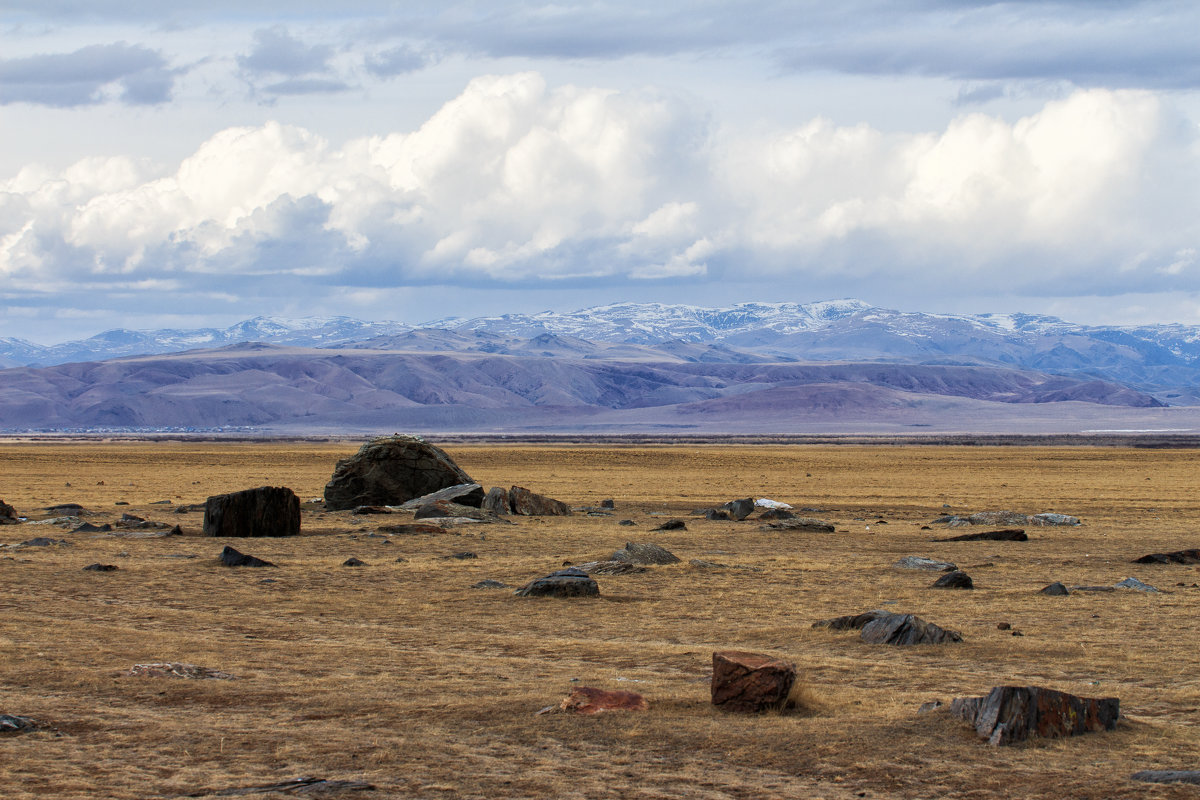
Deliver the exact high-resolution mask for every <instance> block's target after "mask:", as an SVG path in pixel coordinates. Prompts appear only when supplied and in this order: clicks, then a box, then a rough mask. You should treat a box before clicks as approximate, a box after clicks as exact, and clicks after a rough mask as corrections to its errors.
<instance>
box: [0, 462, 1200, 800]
mask: <svg viewBox="0 0 1200 800" xmlns="http://www.w3.org/2000/svg"><path fill="white" fill-rule="evenodd" d="M356 447H357V444H356V443H320V444H300V443H260V444H246V443H241V444H234V443H228V444H219V443H207V444H186V443H178V442H175V443H109V444H98V443H95V444H93V443H74V444H30V443H3V444H0V464H3V470H2V472H0V475H2V477H3V480H0V497H2V498H3V499H4V500H6V501H8V502H9V503H12V504H14V505H15V506H16V507H17V508H18V509H19V510H20V511H22V512H26V513H29V514H30V516H31V517H33V518H39V517H45V516H47V515H46V514H45V513H44V512H35V509H39V508H41V507H43V506H47V505H50V504H51V503H56V502H79V503H82V504H83V505H85V506H87V507H89V508H91V509H95V510H96V511H98V512H100V513H98V514H96V515H95V516H94V517H90V518H89V519H90V520H91V521H93V522H97V523H100V522H104V521H107V520H111V519H114V518H116V517H117V516H119V515H120V513H121V512H122V511H130V512H132V513H135V514H139V515H141V516H144V517H147V518H150V519H157V520H162V521H166V522H170V523H175V522H181V523H182V524H183V526H184V528H185V531H187V532H188V533H189V534H193V535H189V536H185V537H183V538H178V537H175V538H168V539H141V540H139V539H121V538H113V537H107V536H103V535H96V534H83V533H80V534H63V533H62V532H61V531H60V530H59V529H55V528H51V527H49V526H28V525H24V526H19V527H4V528H0V541H3V542H9V543H12V542H19V541H22V540H24V539H28V538H32V537H33V536H37V535H49V536H53V537H55V538H67V539H69V540H71V541H72V542H73V546H71V547H61V548H57V547H56V548H28V549H22V550H15V551H14V550H8V551H0V653H2V654H3V658H2V659H0V713H9V714H21V715H25V716H31V717H35V718H37V719H40V720H43V721H45V722H48V723H50V724H52V725H53V726H54V727H55V728H57V730H58V733H54V732H36V733H32V734H25V735H21V736H9V737H4V738H0V786H3V787H4V789H3V791H4V796H5V797H10V798H26V797H57V798H72V797H105V798H148V797H175V796H181V795H188V794H195V793H202V792H205V791H210V792H211V791H216V790H220V789H224V788H230V787H237V786H250V785H256V784H266V783H273V782H276V781H279V780H283V779H287V778H291V777H296V776H301V775H314V776H320V777H327V778H336V779H364V780H369V781H371V782H373V783H374V784H375V785H376V786H377V787H379V790H378V791H377V792H376V793H374V794H366V795H363V796H368V797H369V796H376V797H422V798H425V797H429V798H442V797H444V798H451V797H468V798H475V797H478V798H496V797H562V798H594V797H614V798H615V797H621V798H665V797H696V798H772V797H779V798H795V797H806V798H807V797H825V798H850V797H903V798H926V797H964V798H985V797H1054V798H1063V797H1073V798H1074V797H1078V798H1093V797H1094V798H1100V797H1105V798H1107V797H1139V798H1147V797H1149V798H1159V797H1192V796H1194V794H1195V791H1196V790H1195V789H1194V787H1180V786H1175V787H1158V786H1148V785H1143V784H1136V783H1133V782H1131V781H1129V779H1128V778H1129V775H1130V773H1132V772H1134V771H1136V770H1138V769H1144V768H1191V767H1197V766H1200V735H1198V734H1197V728H1196V725H1195V720H1196V718H1197V714H1198V713H1200V652H1198V651H1197V648H1196V647H1195V642H1196V639H1195V637H1196V634H1195V630H1196V628H1195V618H1196V615H1195V611H1194V609H1195V606H1196V603H1197V601H1198V600H1200V588H1194V587H1193V586H1192V584H1193V582H1200V572H1198V570H1197V568H1195V567H1191V566H1144V565H1135V564H1130V563H1128V562H1129V561H1130V559H1132V558H1134V557H1137V556H1140V555H1142V554H1144V553H1147V552H1153V551H1162V550H1177V549H1181V548H1187V547H1198V546H1200V533H1197V531H1196V529H1195V528H1196V522H1197V520H1198V519H1200V513H1198V512H1200V491H1198V489H1200V487H1198V485H1197V484H1198V483H1200V470H1198V467H1200V452H1197V451H1194V450H1136V449H1110V448H1103V449H1101V448H1096V449H1074V448H1054V449H1051V448H972V447H963V448H945V447H927V448H922V447H834V446H827V447H816V446H793V447H773V446H757V447H747V446H737V447H734V446H720V445H709V446H695V445H680V446H674V447H618V446H599V445H597V446H584V445H580V446H571V447H561V446H551V445H542V446H520V445H473V444H460V445H452V446H449V447H448V450H449V451H450V453H451V454H452V455H453V456H454V457H455V459H456V460H457V461H458V462H459V464H460V465H461V466H463V468H464V469H466V471H467V472H468V473H469V474H471V475H472V476H474V477H475V478H476V480H479V481H480V482H482V483H484V484H485V485H489V486H491V485H503V486H508V485H511V484H514V483H516V484H520V485H524V486H528V487H530V488H532V489H534V490H535V491H540V492H544V493H546V494H549V495H551V496H554V497H558V498H560V499H563V500H566V501H568V502H570V503H572V504H574V505H584V504H589V505H590V504H598V502H599V501H600V500H601V499H603V498H606V497H612V498H615V500H616V503H617V512H616V516H615V517H612V518H588V517H583V516H575V517H571V518H567V519H551V518H544V519H537V518H534V519H518V520H517V524H515V525H512V526H508V525H494V526H488V527H487V528H486V530H483V531H482V532H480V531H479V530H478V529H472V530H470V531H464V532H463V534H462V535H451V534H447V535H443V536H437V537H428V536H417V537H404V536H392V537H386V536H368V535H367V534H368V533H371V532H373V531H374V530H375V529H376V528H377V527H379V526H380V525H383V524H387V523H390V522H394V521H395V519H396V518H395V517H364V518H357V517H353V516H351V515H350V514H348V513H345V512H341V513H326V512H322V511H320V510H317V509H316V507H314V506H307V507H306V510H305V512H304V521H303V526H304V533H305V535H302V536H301V537H298V538H294V539H282V540H270V539H259V540H238V541H233V542H230V543H232V544H234V545H235V546H236V547H238V548H239V549H242V550H244V551H247V552H250V553H252V554H254V555H257V556H260V557H263V558H266V559H268V560H271V561H274V562H276V563H277V564H279V565H280V568H279V569H277V570H260V569H228V568H223V567H221V566H219V565H217V563H216V561H215V556H216V555H217V553H218V552H219V551H220V549H221V546H222V545H223V544H225V543H227V542H226V541H225V540H213V539H205V538H201V537H199V536H195V535H194V534H198V532H199V528H200V523H201V517H202V515H201V514H198V513H192V514H185V515H176V514H174V513H170V512H171V510H172V509H173V508H174V505H176V504H181V503H197V502H202V501H203V500H204V498H205V497H206V496H208V495H209V494H214V493H218V492H224V491H232V490H237V489H242V488H249V487H252V486H258V485H264V484H269V485H286V486H290V487H292V488H293V489H294V490H295V491H296V492H297V494H299V495H300V497H301V498H302V499H308V498H313V497H318V496H320V494H321V489H322V487H323V485H324V483H325V481H326V480H327V479H328V477H329V475H330V473H331V472H332V468H333V463H334V461H335V460H336V459H337V458H339V457H342V456H345V455H348V454H350V453H352V452H353V451H354V450H355V449H356ZM101 481H103V485H100V482H101ZM68 483H69V484H70V486H67V485H66V484H68ZM747 495H753V496H755V497H763V496H766V497H772V498H775V499H778V500H784V501H787V502H790V503H792V504H794V505H796V506H811V507H816V508H820V509H824V511H822V512H821V513H819V514H813V516H820V517H823V518H826V519H830V520H832V521H834V522H836V523H837V526H838V529H839V532H838V533H836V534H814V533H784V532H769V531H763V530H760V529H759V527H758V525H757V523H754V522H743V523H728V522H706V521H704V520H700V519H693V518H687V522H688V528H689V530H687V531H671V532H656V533H651V532H650V528H652V527H653V526H654V525H656V524H658V523H659V522H661V521H662V519H661V518H660V517H658V516H656V515H659V514H670V515H676V516H681V517H686V515H687V514H688V513H689V512H690V511H691V510H692V509H695V508H700V507H704V506H709V505H713V504H715V503H719V502H723V501H725V500H728V499H731V498H734V497H744V496H747ZM161 500H169V501H171V503H172V505H156V504H155V502H156V501H161ZM117 501H126V502H129V503H130V506H128V507H124V506H115V505H114V503H116V502H117ZM943 503H949V504H951V505H952V506H953V507H954V508H955V509H956V510H958V511H964V512H966V511H975V510H984V509H998V508H1012V509H1016V510H1021V511H1026V512H1038V511H1047V510H1054V511H1062V512H1066V513H1073V514H1078V515H1079V516H1081V517H1083V518H1084V520H1085V525H1084V526H1082V527H1080V528H1075V529H1054V528H1050V529H1036V528H1034V529H1030V535H1031V538H1032V540H1031V541H1029V542H1025V543H1013V542H957V543H955V542H948V543H934V542H931V541H930V540H931V539H932V538H934V537H936V536H944V535H946V534H945V533H943V532H942V531H932V532H931V531H923V530H921V529H920V528H921V525H923V524H925V523H927V522H928V521H929V520H931V519H932V518H934V517H935V516H938V515H940V514H941V513H943V507H942V506H943ZM621 518H629V519H633V520H635V521H636V522H637V523H638V524H637V526H636V527H619V526H618V525H617V520H618V519H621ZM881 519H882V520H885V521H886V523H887V524H885V525H881V524H878V521H879V520H881ZM868 526H869V530H868ZM627 540H635V541H654V542H657V543H659V544H662V545H663V546H665V547H667V548H669V549H670V550H672V551H673V552H675V553H676V554H677V555H679V556H680V557H682V558H683V559H684V563H683V564H679V565H673V566H668V567H656V568H653V569H652V570H651V571H649V572H647V573H644V574H639V575H629V576H619V577H600V578H599V582H600V585H601V592H602V596H601V597H600V598H599V599H595V600H572V601H563V600H549V599H526V598H518V597H514V596H513V595H512V594H511V592H508V591H499V590H477V589H471V588H469V587H470V586H471V584H473V583H475V582H476V581H479V580H482V579H484V578H494V579H497V580H502V581H504V582H506V583H509V584H514V585H515V584H520V583H523V582H525V581H527V580H529V579H532V578H534V577H537V576H539V575H543V574H545V573H546V572H548V571H550V570H551V569H554V568H557V567H558V566H559V565H561V564H562V562H564V561H573V562H580V561H585V560H591V559H595V558H599V557H603V556H605V555H606V554H607V553H610V552H611V551H612V550H614V549H616V548H617V547H619V546H621V545H622V544H624V542H625V541H627ZM463 550H470V551H473V552H475V553H477V554H478V556H479V557H478V559H475V560H467V561H460V560H452V559H446V558H444V557H445V556H447V555H450V554H452V553H455V552H458V551H463ZM189 555H194V556H196V557H195V558H186V557H179V556H189ZM904 555H925V556H931V557H937V558H944V559H948V560H952V561H955V562H957V563H958V564H959V565H960V566H963V567H966V568H968V571H969V572H970V573H971V574H972V576H973V577H974V579H975V582H976V585H977V587H978V588H977V589H976V590H975V591H974V592H956V591H939V590H932V589H929V588H927V587H928V585H929V584H930V583H931V582H932V581H933V579H934V578H935V577H936V576H935V575H931V574H927V573H914V572H907V571H901V570H896V569H892V568H891V567H890V566H889V565H890V564H891V563H892V562H894V561H895V560H896V559H898V558H900V557H901V556H904ZM350 556H357V557H358V558H361V559H362V560H363V561H366V562H367V564H368V565H369V566H367V567H362V568H346V567H342V566H341V562H342V561H344V560H345V559H346V558H348V557H350ZM399 557H403V558H406V559H408V560H407V561H406V562H397V560H396V559H397V558H399ZM692 558H700V559H705V560H708V561H717V562H724V563H727V564H737V565H747V566H754V567H760V568H761V569H762V571H761V572H752V571H741V570H703V569H698V568H695V567H692V566H691V565H689V564H688V563H687V561H688V560H689V559H692ZM97 561H99V562H103V563H110V564H116V565H118V566H119V567H120V569H119V571H117V572H112V573H91V572H83V571H81V569H82V567H83V566H85V565H87V564H90V563H93V562H97ZM1128 575H1135V576H1137V577H1138V578H1140V579H1142V580H1144V581H1146V582H1148V583H1151V584H1154V585H1156V586H1158V587H1159V588H1162V589H1166V590H1170V593H1163V594H1159V595H1144V594H1139V593H1136V592H1117V593H1110V594H1083V593H1078V594H1075V595H1072V596H1071V597H1067V598H1049V597H1043V596H1041V595H1038V594H1037V593H1036V590H1037V589H1039V588H1040V587H1042V586H1044V585H1045V584H1047V583H1049V582H1051V581H1053V580H1062V581H1064V582H1065V583H1068V584H1112V583H1113V582H1115V581H1117V580H1119V579H1121V578H1124V577H1126V576H1128ZM264 579H270V580H271V581H273V582H263V581H264ZM1177 584H1184V585H1182V586H1181V585H1177ZM884 604H887V605H884ZM876 607H886V608H893V609H896V610H902V611H911V612H914V613H918V614H920V615H922V616H923V617H925V618H927V619H929V620H931V621H934V622H937V623H939V624H942V625H944V626H946V627H951V628H956V629H958V630H961V631H962V633H963V635H964V637H965V639H966V641H965V642H964V643H963V644H961V645H954V646H944V647H921V648H888V647H872V646H868V645H865V644H863V643H861V642H860V641H859V640H858V638H857V636H856V635H855V634H853V633H831V632H828V631H823V630H813V629H812V628H811V627H810V625H811V623H812V621H814V620H816V619H819V618H822V617H827V616H833V615H837V614H844V613H854V612H859V611H865V610H868V609H871V608H876ZM1002 621H1003V622H1010V623H1011V624H1012V625H1013V627H1015V628H1017V629H1018V630H1020V631H1021V632H1022V633H1023V634H1024V636H1021V637H1014V636H1011V635H1009V634H1008V633H1007V632H1004V631H999V630H997V628H996V624H997V623H998V622H1002ZM725 648H736V649H747V650H758V651H763V652H768V653H772V654H777V655H781V656H785V657H787V658H789V659H791V660H793V661H794V662H796V663H797V664H798V666H799V668H800V671H801V675H802V681H803V686H802V689H801V690H800V695H799V698H800V700H801V701H802V702H801V706H802V707H803V711H801V712H795V713H782V714H771V715H765V716H762V717H740V716H733V715H728V714H724V713H721V712H718V711H716V710H714V709H713V708H712V707H711V705H710V704H709V703H708V681H707V677H708V673H709V669H710V664H711V653H712V651H713V650H715V649H725ZM152 661H185V662H191V663H195V664H201V665H204V666H207V667H211V668H214V669H220V670H223V671H226V672H230V673H233V674H234V675H237V676H238V679H237V680H230V681H222V680H209V681H191V680H186V679H169V678H133V677H126V676H123V675H122V674H121V673H122V672H124V671H125V670H127V669H128V668H129V667H130V666H132V665H133V664H135V663H145V662H152ZM576 678H578V679H579V682H580V683H581V684H583V685H595V686H600V687H605V688H620V689H633V690H635V691H639V692H642V693H643V694H645V695H646V696H647V697H648V698H649V699H650V703H651V710H650V711H649V712H647V713H640V714H613V715H607V716H606V715H601V716H598V717H592V718H581V717H573V716H569V715H546V716H535V714H534V712H536V711H537V710H538V709H540V708H542V707H543V706H546V705H549V704H551V703H556V702H557V701H558V700H560V699H561V698H562V697H563V696H565V695H566V693H567V692H568V691H569V689H570V688H571V686H572V685H573V684H572V680H573V679H576ZM1003 683H1018V684H1025V683H1035V684H1039V685H1045V686H1050V687H1053V688H1057V689H1062V690H1066V691H1071V692H1075V693H1079V694H1084V695H1094V696H1107V695H1115V696H1118V697H1120V698H1121V704H1122V711H1123V713H1124V715H1125V718H1124V720H1123V722H1122V723H1121V725H1120V727H1119V728H1118V730H1117V731H1115V732H1113V733H1108V734H1096V735H1089V736H1084V737H1079V738H1076V739H1070V740H1054V741H1038V742H1034V743H1030V744H1027V745H1024V746H1020V747H1015V748H991V747H988V746H987V745H985V744H983V743H981V742H979V741H977V740H976V739H975V738H974V736H973V733H972V732H971V731H970V729H969V728H968V727H967V726H966V725H965V724H964V723H960V722H958V721H956V720H953V719H951V718H949V717H948V716H947V715H946V714H945V713H944V712H936V713H933V714H927V715H917V714H916V708H917V706H918V705H920V704H921V703H923V702H925V701H927V700H932V699H942V700H943V701H947V700H949V699H950V698H951V697H954V696H956V695H961V694H980V693H983V692H986V691H987V690H988V689H989V688H990V687H991V686H994V685H997V684H1003ZM260 796H261V795H260ZM347 796H354V795H347Z"/></svg>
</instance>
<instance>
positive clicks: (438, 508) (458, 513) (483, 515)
mask: <svg viewBox="0 0 1200 800" xmlns="http://www.w3.org/2000/svg"><path fill="white" fill-rule="evenodd" d="M446 517H459V518H465V519H478V520H483V519H488V518H489V517H490V515H489V514H488V512H486V511H484V510H483V509H481V508H472V507H471V506H461V505H459V504H458V503H452V502H450V501H449V500H434V501H433V502H430V503H425V504H424V505H422V506H421V507H419V508H418V509H417V511H416V513H415V514H413V519H444V518H446Z"/></svg>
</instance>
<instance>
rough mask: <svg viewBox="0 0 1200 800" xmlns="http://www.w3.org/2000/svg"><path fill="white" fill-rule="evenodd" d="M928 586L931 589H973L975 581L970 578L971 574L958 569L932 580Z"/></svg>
mask: <svg viewBox="0 0 1200 800" xmlns="http://www.w3.org/2000/svg"><path fill="white" fill-rule="evenodd" d="M930 588H933V589H974V588H975V582H974V581H972V580H971V576H970V575H968V574H967V573H965V572H963V571H962V570H960V569H956V570H954V572H947V573H946V574H945V575H943V576H942V577H940V578H938V579H937V580H936V581H934V582H933V584H932V586H931V587H930Z"/></svg>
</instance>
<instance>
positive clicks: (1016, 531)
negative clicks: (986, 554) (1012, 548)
mask: <svg viewBox="0 0 1200 800" xmlns="http://www.w3.org/2000/svg"><path fill="white" fill-rule="evenodd" d="M934 541H935V542H1028V541H1029V534H1027V533H1025V531H1024V530H1022V529H1021V528H1006V529H1004V530H1002V531H984V532H983V533H964V534H963V535H962V536H951V537H949V538H948V539H934Z"/></svg>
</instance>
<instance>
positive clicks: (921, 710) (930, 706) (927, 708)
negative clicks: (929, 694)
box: [917, 700, 944, 714]
mask: <svg viewBox="0 0 1200 800" xmlns="http://www.w3.org/2000/svg"><path fill="white" fill-rule="evenodd" d="M943 705H944V703H942V701H941V700H930V701H929V702H928V703H921V705H920V706H918V707H917V713H918V714H928V713H930V712H932V711H937V710H938V709H939V708H941V707H942V706H943Z"/></svg>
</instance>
